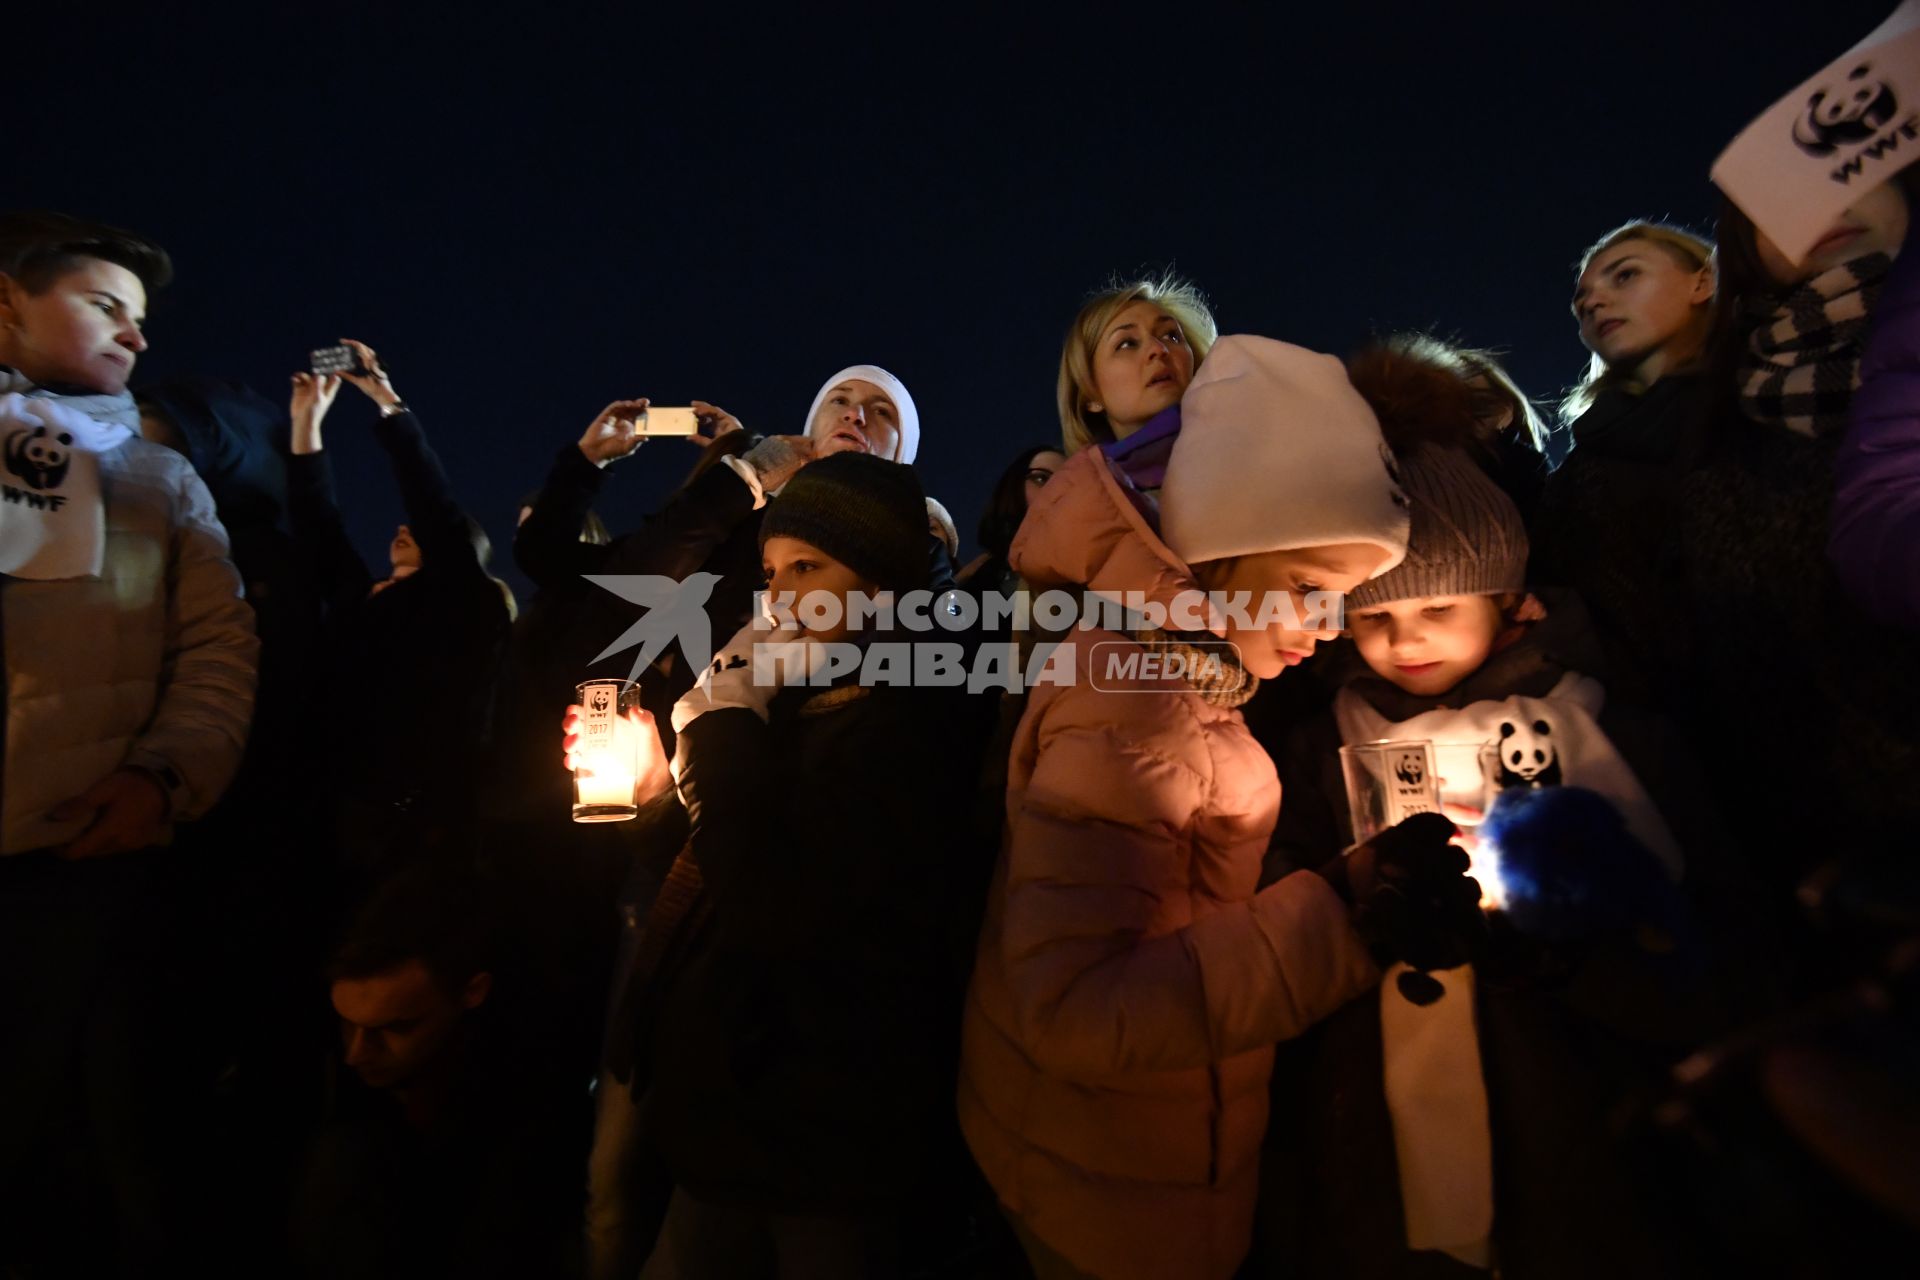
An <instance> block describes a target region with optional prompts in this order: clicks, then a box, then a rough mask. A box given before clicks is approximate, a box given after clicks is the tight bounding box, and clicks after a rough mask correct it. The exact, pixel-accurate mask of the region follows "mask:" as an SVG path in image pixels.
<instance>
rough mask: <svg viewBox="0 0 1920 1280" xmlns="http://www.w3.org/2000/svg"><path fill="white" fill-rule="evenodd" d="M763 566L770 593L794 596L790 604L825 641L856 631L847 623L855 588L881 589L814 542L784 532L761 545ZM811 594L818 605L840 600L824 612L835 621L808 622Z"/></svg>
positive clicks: (776, 596)
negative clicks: (828, 598)
mask: <svg viewBox="0 0 1920 1280" xmlns="http://www.w3.org/2000/svg"><path fill="white" fill-rule="evenodd" d="M760 568H761V571H762V572H763V573H765V574H766V576H767V593H768V595H769V596H770V597H772V598H773V599H775V600H782V599H790V600H791V602H792V603H791V604H790V606H789V607H790V608H791V609H792V610H793V614H794V617H795V618H797V619H799V621H800V624H801V626H802V628H803V629H804V630H805V631H806V633H807V634H808V635H809V636H811V637H813V638H814V639H815V640H819V641H822V642H825V643H831V642H833V641H835V640H844V639H846V638H847V637H848V636H849V635H851V634H852V633H853V628H852V627H850V626H848V625H847V620H848V615H849V610H848V608H847V597H848V596H850V595H852V594H853V593H855V592H860V593H863V594H865V595H868V596H874V595H878V594H879V592H880V588H879V586H878V585H876V584H875V583H872V582H869V581H868V580H867V579H865V578H863V577H861V576H860V575H859V574H857V573H855V572H854V571H853V570H852V569H849V568H847V566H846V565H844V564H841V563H840V562H839V561H838V560H835V559H834V558H833V557H832V556H830V555H828V554H827V553H826V552H824V551H822V550H820V548H818V547H816V546H814V545H813V544H812V543H808V542H802V541H801V540H800V539H798V538H789V537H786V536H784V535H781V536H776V537H772V538H768V539H767V545H766V546H764V547H762V548H761V549H760ZM809 595H813V596H815V597H816V601H815V603H816V606H824V605H825V604H827V601H826V597H828V596H832V597H834V599H836V600H837V601H838V602H839V606H838V608H837V609H828V610H827V611H826V613H825V615H824V616H825V618H827V619H831V621H824V622H821V623H820V624H818V625H808V622H807V619H808V615H809V612H810V610H809V608H808V607H807V597H808V596H809Z"/></svg>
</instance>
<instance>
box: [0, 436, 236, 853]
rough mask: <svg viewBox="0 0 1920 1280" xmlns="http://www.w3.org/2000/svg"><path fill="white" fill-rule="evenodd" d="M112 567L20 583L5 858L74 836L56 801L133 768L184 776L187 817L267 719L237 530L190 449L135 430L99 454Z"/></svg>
mask: <svg viewBox="0 0 1920 1280" xmlns="http://www.w3.org/2000/svg"><path fill="white" fill-rule="evenodd" d="M100 487H101V491H102V495H103V497H104V499H105V503H106V548H105V563H104V567H103V568H102V571H101V575H100V576H99V577H98V578H68V579H61V580H58V581H51V582H40V581H31V580H28V579H24V578H14V579H9V580H7V581H6V583H5V587H4V594H0V629H4V632H5V638H6V682H7V684H6V687H7V740H6V760H5V768H6V772H5V792H4V798H3V800H0V854H13V853H24V852H27V851H28V850H32V849H42V848H46V847H48V846H50V845H57V844H62V843H64V842H66V841H68V840H71V839H72V838H73V837H74V836H76V835H78V834H79V833H80V831H81V830H83V829H84V828H85V827H86V825H87V823H86V820H84V819H83V820H80V821H75V822H65V823H57V822H53V821H50V820H49V819H48V818H47V816H46V815H47V810H49V809H51V808H52V807H53V806H54V805H56V804H59V803H60V802H61V801H62V800H67V799H70V798H72V797H73V796H77V795H79V794H80V793H82V792H83V791H85V790H86V789H87V788H88V787H90V786H92V785H93V784H94V783H96V782H98V781H100V780H101V779H102V778H104V777H106V776H107V775H108V774H110V773H112V772H113V771H114V770H115V769H118V768H120V767H121V766H122V765H134V766H139V767H142V768H147V769H152V770H154V771H155V772H156V773H159V774H161V775H162V776H164V777H170V778H173V779H177V783H178V785H177V786H175V787H174V788H173V790H172V796H171V799H172V804H173V811H172V814H171V815H170V816H171V817H172V818H173V819H174V820H179V819H185V818H193V817H197V816H198V815H200V814H202V813H204V812H206V811H207V810H208V809H209V808H211V807H212V805H213V803H214V801H216V800H218V799H219V798H220V794H221V792H222V791H223V790H225V789H226V786H227V784H228V783H229V782H230V781H232V779H233V775H234V771H235V770H236V769H237V768H238V767H239V764H240V754H241V751H242V750H243V749H244V748H245V746H246V740H247V726H248V724H249V722H250V720H251V718H252V715H253V694H254V683H255V674H256V669H257V660H258V657H259V641H258V640H257V639H256V638H255V636H254V630H253V612H252V610H251V609H250V608H248V606H247V603H246V601H245V599H244V598H242V595H241V584H240V575H239V574H238V573H237V572H235V570H234V567H233V565H232V564H231V563H230V562H229V561H228V559H227V534H226V530H224V529H223V528H221V526H220V521H219V519H218V518H217V517H216V516H215V514H214V508H213V499H212V497H211V496H210V495H209V494H208V493H207V489H206V486H205V485H204V484H202V483H201V482H200V477H199V476H197V475H195V474H194V471H193V468H192V466H191V465H190V464H189V463H188V462H187V460H186V459H185V458H183V457H181V456H180V455H179V454H177V453H175V452H173V451H172V450H171V449H167V448H163V447H162V446H160V445H156V444H149V443H147V442H146V441H144V440H141V439H138V438H135V439H132V440H128V441H126V442H124V443H122V444H120V445H119V446H117V447H115V448H113V449H110V450H108V451H106V452H105V453H102V454H101V455H100Z"/></svg>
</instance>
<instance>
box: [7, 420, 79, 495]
mask: <svg viewBox="0 0 1920 1280" xmlns="http://www.w3.org/2000/svg"><path fill="white" fill-rule="evenodd" d="M72 461H73V436H72V435H71V434H70V433H68V432H65V431H62V432H60V433H59V434H58V435H55V434H54V433H53V432H52V431H50V430H48V429H47V428H46V427H35V428H34V429H33V430H31V431H28V430H26V429H25V428H22V429H21V430H19V431H16V432H14V433H13V434H12V435H10V436H8V437H7V470H9V471H11V472H13V474H14V475H16V476H19V477H20V479H21V480H22V481H24V482H25V483H26V485H27V487H28V488H30V489H58V488H59V487H60V482H61V481H63V480H65V479H66V478H67V467H68V466H69V465H70V464H71V463H72Z"/></svg>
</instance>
